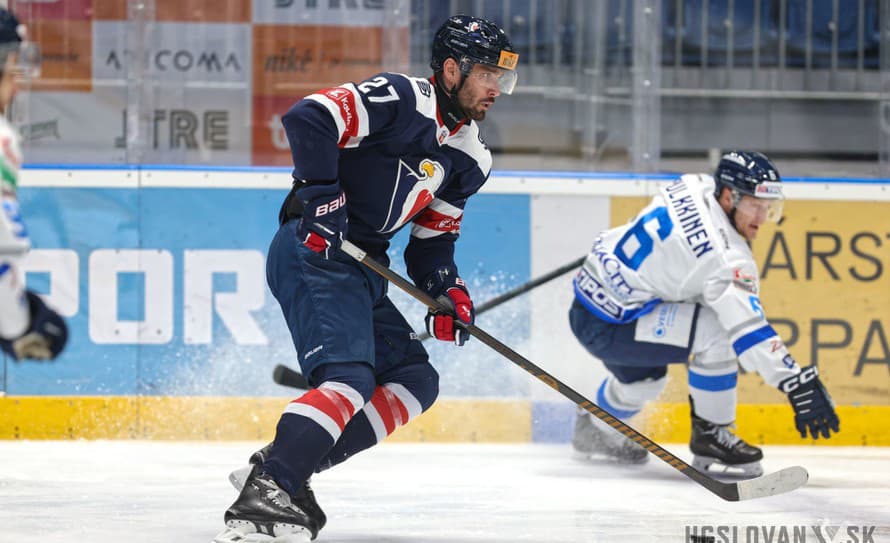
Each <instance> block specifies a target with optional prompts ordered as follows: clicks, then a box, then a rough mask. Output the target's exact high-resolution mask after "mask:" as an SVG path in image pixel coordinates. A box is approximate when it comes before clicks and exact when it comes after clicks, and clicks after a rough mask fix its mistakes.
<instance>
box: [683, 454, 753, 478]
mask: <svg viewBox="0 0 890 543" xmlns="http://www.w3.org/2000/svg"><path fill="white" fill-rule="evenodd" d="M692 467H693V468H695V469H697V470H698V471H700V472H702V473H706V474H708V475H714V476H715V477H716V478H717V479H735V480H739V479H754V478H755V477H760V476H761V475H763V466H761V465H760V462H759V461H757V462H748V463H746V464H724V463H723V462H721V461H720V460H719V459H717V458H711V457H708V456H695V457H693V459H692Z"/></svg>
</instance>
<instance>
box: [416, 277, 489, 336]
mask: <svg viewBox="0 0 890 543" xmlns="http://www.w3.org/2000/svg"><path fill="white" fill-rule="evenodd" d="M419 286H420V288H422V289H423V290H424V292H426V293H427V294H429V295H430V297H432V298H435V299H436V300H437V301H439V302H440V303H441V304H442V305H444V306H445V307H447V308H448V309H449V310H450V311H451V313H443V312H439V311H433V310H432V309H430V310H429V311H428V312H427V315H426V330H427V332H429V334H430V335H431V336H433V337H434V338H436V339H439V340H442V341H453V342H454V343H455V345H457V346H458V347H460V346H462V345H463V344H464V343H466V342H467V340H468V339H470V334H469V333H467V331H466V330H464V329H463V328H461V327H460V326H458V325H457V324H456V323H455V322H454V319H455V316H456V317H457V318H458V319H460V320H461V321H462V322H465V323H467V324H473V321H474V320H475V318H476V312H475V310H474V309H473V301H472V300H471V299H470V293H469V291H467V285H466V283H464V281H463V279H461V278H460V277H458V276H457V270H456V269H454V268H452V267H447V266H443V267H441V268H439V269H437V270H436V271H434V272H433V273H431V274H430V275H428V276H427V278H426V279H424V280H423V282H422V283H421V284H420V285H419Z"/></svg>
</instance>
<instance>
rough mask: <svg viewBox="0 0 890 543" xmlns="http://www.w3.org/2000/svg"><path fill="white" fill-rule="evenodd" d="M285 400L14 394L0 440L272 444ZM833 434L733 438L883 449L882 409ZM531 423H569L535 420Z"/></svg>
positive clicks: (501, 433) (468, 429) (495, 405)
mask: <svg viewBox="0 0 890 543" xmlns="http://www.w3.org/2000/svg"><path fill="white" fill-rule="evenodd" d="M287 402H288V400H287V399H286V398H244V397H181V396H171V397H166V396H146V397H133V396H110V397H94V396H71V397H55V396H20V397H4V398H0V439H159V440H258V441H263V440H271V439H272V437H273V433H274V430H275V425H276V423H277V422H278V418H279V416H280V415H281V413H282V412H283V410H284V407H285V406H286V405H287ZM531 406H532V404H531V402H530V401H528V400H489V399H486V400H479V399H443V400H440V401H439V402H437V403H436V404H435V405H434V406H433V408H432V409H430V410H429V411H428V412H426V413H424V414H423V415H421V416H420V417H418V418H417V420H414V421H412V422H411V423H410V424H408V425H407V426H406V427H404V428H400V429H399V430H397V431H396V432H395V434H393V435H392V436H391V437H390V438H389V440H390V441H397V442H486V443H506V442H528V441H531V439H532V424H533V421H532V409H531ZM837 411H838V415H839V416H840V419H841V432H840V433H839V434H837V435H836V436H833V437H832V438H831V439H830V440H824V439H820V440H811V439H801V438H800V436H799V434H798V433H797V431H796V430H795V429H794V427H793V414H792V411H791V408H790V407H789V406H786V405H772V404H763V405H744V404H743V405H739V407H738V419H737V426H738V434H739V435H740V436H741V437H743V438H745V439H746V440H748V441H750V442H751V443H754V444H758V445H762V444H767V445H803V444H810V443H813V444H817V445H877V446H890V406H856V407H854V406H838V407H837ZM534 424H556V425H568V426H570V425H571V421H562V420H539V421H535V422H534ZM631 424H632V425H633V426H634V427H635V428H637V429H638V430H640V432H642V433H643V434H645V435H646V436H647V437H649V438H650V439H652V440H653V441H655V442H657V443H685V442H688V441H689V424H690V423H689V406H688V404H685V403H658V404H653V405H651V406H649V407H647V408H646V409H645V410H644V411H643V412H642V413H641V414H640V415H639V416H638V417H637V418H635V419H634V420H633V421H631Z"/></svg>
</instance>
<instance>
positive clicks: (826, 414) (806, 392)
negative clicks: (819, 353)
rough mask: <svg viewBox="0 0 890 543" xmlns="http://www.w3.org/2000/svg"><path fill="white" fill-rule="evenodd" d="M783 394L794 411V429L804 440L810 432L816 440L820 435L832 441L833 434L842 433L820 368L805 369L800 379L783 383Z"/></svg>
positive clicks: (781, 384)
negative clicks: (820, 375)
mask: <svg viewBox="0 0 890 543" xmlns="http://www.w3.org/2000/svg"><path fill="white" fill-rule="evenodd" d="M779 390H781V391H782V392H784V393H785V394H787V395H788V400H789V401H790V402H791V407H792V408H793V409H794V425H795V426H796V427H797V431H798V432H800V437H802V438H806V437H807V431H808V430H809V433H810V435H811V436H812V437H813V439H819V434H822V437H824V438H826V439H828V438H829V437H831V432H832V431H834V432H835V433H837V432H838V431H840V420H839V419H838V417H837V413H835V411H834V402H832V401H831V396H829V395H828V391H827V390H825V386H823V385H822V381H820V380H819V368H817V367H816V366H809V367H806V368H803V370H802V371H801V372H800V373H798V374H797V375H795V376H793V377H789V378H787V379H785V380H784V381H782V382H781V383H779Z"/></svg>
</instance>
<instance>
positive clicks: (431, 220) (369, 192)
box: [282, 73, 491, 282]
mask: <svg viewBox="0 0 890 543" xmlns="http://www.w3.org/2000/svg"><path fill="white" fill-rule="evenodd" d="M282 124H283V125H284V128H285V131H286V132H287V138H288V141H289V142H290V147H291V152H292V154H293V160H294V173H293V175H294V178H295V179H298V180H308V181H315V180H334V179H336V180H339V182H340V186H341V187H342V189H343V191H344V192H345V193H346V208H347V212H348V215H349V230H348V234H347V238H348V239H349V240H350V241H352V242H353V243H355V244H356V245H358V246H360V247H362V248H364V249H365V250H366V251H368V252H369V253H371V254H374V255H377V256H381V255H383V254H385V250H386V248H387V247H388V245H389V239H390V238H392V236H393V235H395V233H396V232H397V231H398V230H399V229H401V228H402V227H403V226H405V225H406V224H408V223H409V222H410V223H411V239H410V241H409V244H408V248H407V249H406V251H405V262H406V264H407V266H408V274H409V275H410V276H411V277H412V278H413V279H414V280H415V282H417V281H421V280H422V279H423V278H424V277H425V276H426V275H427V274H428V273H431V272H432V271H434V270H435V269H436V268H438V267H440V266H450V267H454V242H455V240H456V239H457V237H458V235H459V234H460V223H461V219H462V218H463V209H464V205H465V204H466V202H467V198H469V197H470V196H471V195H473V194H475V193H476V192H477V191H478V190H479V188H480V187H481V186H482V184H483V183H484V182H485V180H486V179H487V178H488V175H489V172H490V170H491V152H490V151H489V150H488V148H487V147H486V146H485V143H483V141H482V139H481V138H480V135H479V127H478V126H477V125H476V124H475V123H473V122H472V121H465V122H461V123H459V124H458V125H457V126H456V127H454V128H453V129H449V128H448V127H447V126H446V124H445V123H444V122H443V120H442V114H441V113H440V110H439V106H438V104H437V99H436V92H435V89H434V88H433V83H431V82H430V81H429V80H427V79H421V78H414V77H408V76H405V75H401V74H394V73H382V74H378V75H376V76H374V77H371V78H370V79H367V80H366V81H364V82H362V83H359V84H357V85H356V84H353V83H346V84H344V85H340V86H338V87H333V88H329V89H325V90H322V91H319V92H317V93H315V94H312V95H310V96H307V97H306V98H304V99H303V100H301V101H299V102H297V103H296V104H295V105H294V106H293V107H292V108H291V109H290V110H289V111H288V112H287V114H285V116H284V117H283V118H282Z"/></svg>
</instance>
